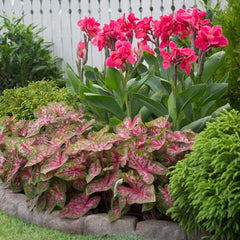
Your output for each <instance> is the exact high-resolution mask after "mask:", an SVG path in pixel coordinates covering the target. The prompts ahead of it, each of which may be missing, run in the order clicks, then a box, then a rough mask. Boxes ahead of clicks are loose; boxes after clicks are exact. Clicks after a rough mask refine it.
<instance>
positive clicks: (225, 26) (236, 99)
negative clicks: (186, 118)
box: [204, 0, 240, 111]
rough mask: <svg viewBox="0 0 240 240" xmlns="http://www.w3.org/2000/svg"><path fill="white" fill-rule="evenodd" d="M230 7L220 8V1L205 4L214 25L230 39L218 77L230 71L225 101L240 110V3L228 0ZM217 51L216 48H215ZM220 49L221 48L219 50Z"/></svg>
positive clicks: (225, 48)
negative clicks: (214, 3) (210, 5)
mask: <svg viewBox="0 0 240 240" xmlns="http://www.w3.org/2000/svg"><path fill="white" fill-rule="evenodd" d="M226 1H227V3H228V7H226V8H225V9H219V6H220V2H218V3H217V4H216V6H215V7H214V8H211V7H209V5H207V4H206V5H205V7H206V8H207V9H208V11H207V12H208V13H209V15H211V18H212V24H213V25H220V26H221V27H222V30H223V35H224V36H225V37H226V38H227V39H228V45H227V46H226V47H224V51H225V52H226V59H225V63H224V65H223V66H222V67H221V68H220V70H218V73H217V74H216V77H215V79H216V78H221V77H222V76H223V75H225V74H226V73H227V72H229V78H228V92H227V94H226V97H225V98H224V99H225V102H229V103H230V105H231V106H232V107H233V108H234V109H236V110H238V111H239V110H240V82H239V81H240V41H239V39H240V27H239V26H240V18H239V11H240V4H239V1H236V0H226ZM204 2H206V1H204ZM215 51H216V50H215ZM217 51H219V49H218V50H217Z"/></svg>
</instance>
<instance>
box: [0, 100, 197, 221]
mask: <svg viewBox="0 0 240 240" xmlns="http://www.w3.org/2000/svg"><path fill="white" fill-rule="evenodd" d="M35 115H36V117H37V119H36V120H35V121H32V120H31V121H19V122H14V121H13V119H12V118H10V117H3V118H1V135H0V177H1V180H2V181H3V182H4V183H5V184H9V185H10V186H11V188H12V189H13V190H14V191H24V193H25V194H26V196H27V199H28V205H29V207H30V208H33V207H36V209H37V211H41V210H44V209H46V210H47V211H48V212H52V211H53V209H56V208H57V209H61V213H60V215H61V216H62V217H68V218H78V217H80V216H83V215H84V214H86V213H87V212H88V211H89V210H90V209H95V212H96V211H97V212H103V211H104V212H108V214H109V218H110V220H111V221H114V220H116V219H118V218H119V217H121V215H123V214H125V213H126V212H128V211H134V212H135V213H138V214H139V215H142V211H143V212H145V214H148V215H151V216H152V217H158V216H159V214H160V213H159V212H161V213H162V214H165V212H166V209H168V208H169V206H171V199H170V196H169V193H168V187H167V185H168V178H167V177H166V174H167V173H168V168H167V166H171V165H174V164H175V163H176V162H177V161H178V160H180V159H182V158H183V157H184V155H185V153H187V152H189V150H190V149H191V146H192V144H193V137H194V134H193V133H192V132H190V131H187V132H179V131H178V132H171V131H170V130H169V128H170V124H169V123H168V122H167V119H168V117H161V118H158V119H156V120H153V121H152V122H148V123H146V124H144V123H143V122H142V121H141V119H140V117H139V116H137V117H136V118H135V119H134V120H133V121H131V120H130V119H129V118H126V119H125V120H124V121H123V122H122V123H121V124H119V125H117V126H116V128H115V129H114V131H113V132H111V131H109V126H108V125H106V126H105V127H102V128H101V129H100V130H99V131H94V130H93V126H94V123H95V120H94V119H92V120H90V121H89V120H87V118H85V117H87V116H85V115H84V114H83V112H82V110H81V109H79V111H75V110H74V109H73V107H69V106H66V105H64V104H61V103H52V104H50V105H49V106H48V107H41V108H40V110H39V111H37V112H35ZM93 211H94V210H93ZM139 212H140V213H139Z"/></svg>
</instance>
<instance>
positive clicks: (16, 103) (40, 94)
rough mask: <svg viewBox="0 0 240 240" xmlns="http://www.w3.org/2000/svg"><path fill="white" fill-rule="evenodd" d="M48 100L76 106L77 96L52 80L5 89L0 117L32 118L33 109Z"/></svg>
mask: <svg viewBox="0 0 240 240" xmlns="http://www.w3.org/2000/svg"><path fill="white" fill-rule="evenodd" d="M50 102H65V103H66V104H67V105H73V106H75V107H77V105H78V104H80V100H79V97H78V96H77V95H74V94H72V93H71V91H70V90H69V89H66V88H59V87H58V86H57V84H56V83H55V82H54V81H44V80H43V81H37V82H32V83H29V85H28V86H26V87H20V88H14V89H5V90H4V91H3V96H1V97H0V117H2V116H5V115H6V116H13V115H15V116H16V120H20V119H21V120H30V119H34V118H35V117H34V113H33V112H34V110H36V109H37V108H38V107H39V106H47V105H48V103H50Z"/></svg>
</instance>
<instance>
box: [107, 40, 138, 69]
mask: <svg viewBox="0 0 240 240" xmlns="http://www.w3.org/2000/svg"><path fill="white" fill-rule="evenodd" d="M115 49H116V50H115V51H113V52H111V55H110V57H109V58H107V60H106V65H107V66H109V67H113V68H114V67H116V68H118V69H120V68H122V69H124V64H125V63H126V62H127V61H129V62H130V63H131V64H134V63H135V61H136V59H135V57H134V56H133V51H132V45H131V43H130V42H127V41H119V40H118V41H117V42H116V45H115Z"/></svg>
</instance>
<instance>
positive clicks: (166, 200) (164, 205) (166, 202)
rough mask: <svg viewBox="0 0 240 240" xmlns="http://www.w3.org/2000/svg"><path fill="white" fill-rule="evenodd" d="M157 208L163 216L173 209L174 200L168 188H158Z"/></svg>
mask: <svg viewBox="0 0 240 240" xmlns="http://www.w3.org/2000/svg"><path fill="white" fill-rule="evenodd" d="M156 207H157V209H158V210H159V211H160V212H161V213H163V214H166V211H167V210H168V209H169V208H171V207H172V200H171V196H170V193H169V188H168V186H165V187H161V186H159V187H158V194H157V203H156Z"/></svg>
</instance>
